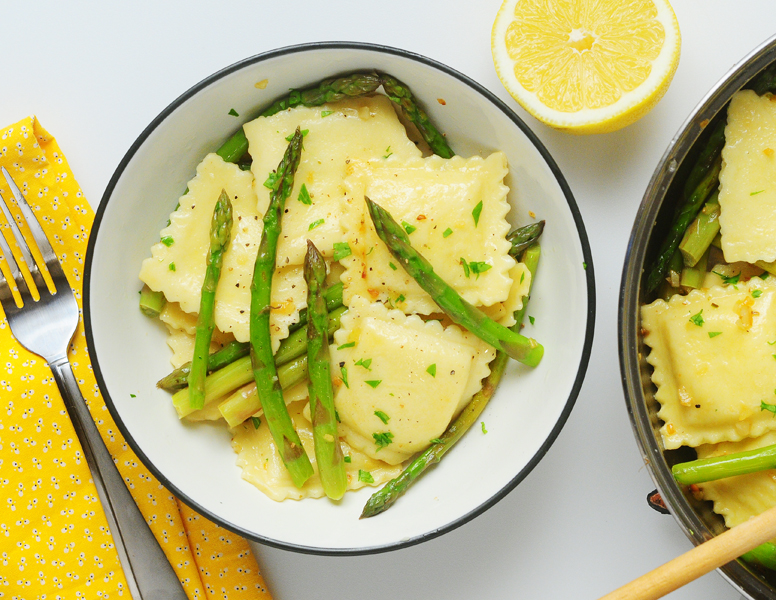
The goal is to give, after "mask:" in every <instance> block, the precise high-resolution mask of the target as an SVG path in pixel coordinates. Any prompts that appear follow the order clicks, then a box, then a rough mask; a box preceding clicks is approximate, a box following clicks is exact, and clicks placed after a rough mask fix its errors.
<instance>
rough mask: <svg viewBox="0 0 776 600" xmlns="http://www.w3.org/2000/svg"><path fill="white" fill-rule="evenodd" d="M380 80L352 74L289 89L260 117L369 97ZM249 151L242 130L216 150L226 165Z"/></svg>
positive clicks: (365, 74) (360, 74) (369, 74)
mask: <svg viewBox="0 0 776 600" xmlns="http://www.w3.org/2000/svg"><path fill="white" fill-rule="evenodd" d="M380 84H381V81H380V78H379V77H378V76H377V75H375V74H374V73H352V74H350V75H346V76H344V77H336V78H333V79H325V80H323V81H321V82H320V83H319V84H318V85H315V86H313V87H310V88H307V89H304V90H301V91H300V90H291V93H290V94H289V95H288V96H286V97H284V98H281V99H280V100H276V101H275V102H273V103H272V104H271V105H270V106H269V107H268V108H266V109H265V110H264V112H262V113H261V115H260V116H262V117H270V116H272V115H274V114H276V113H279V112H280V111H282V110H286V109H288V108H293V107H295V106H299V105H302V106H320V105H321V104H326V103H327V102H336V101H338V100H343V99H345V98H357V97H359V96H366V95H367V94H371V93H372V92H374V91H375V90H376V89H377V88H378V87H380ZM247 151H248V138H246V137H245V132H244V131H243V128H242V127H240V129H238V130H237V132H236V133H235V134H234V135H233V136H232V137H230V138H229V139H228V140H227V141H226V142H224V144H223V146H221V148H219V149H218V150H217V151H216V154H218V155H219V156H220V157H221V158H223V159H224V160H225V161H226V162H233V163H236V162H238V161H240V159H241V158H242V157H243V156H244V155H245V153H246V152H247Z"/></svg>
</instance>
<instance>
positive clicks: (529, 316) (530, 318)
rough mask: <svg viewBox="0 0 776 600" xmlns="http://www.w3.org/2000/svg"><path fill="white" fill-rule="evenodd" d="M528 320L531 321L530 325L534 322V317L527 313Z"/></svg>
mask: <svg viewBox="0 0 776 600" xmlns="http://www.w3.org/2000/svg"><path fill="white" fill-rule="evenodd" d="M528 320H529V321H530V322H531V325H533V324H534V323H536V319H534V318H533V317H532V316H531V315H528Z"/></svg>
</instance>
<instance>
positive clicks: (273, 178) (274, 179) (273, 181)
mask: <svg viewBox="0 0 776 600" xmlns="http://www.w3.org/2000/svg"><path fill="white" fill-rule="evenodd" d="M277 183H278V174H277V171H272V172H270V174H269V175H267V180H266V181H265V182H264V187H265V188H268V189H270V190H276V189H277V187H276V186H277Z"/></svg>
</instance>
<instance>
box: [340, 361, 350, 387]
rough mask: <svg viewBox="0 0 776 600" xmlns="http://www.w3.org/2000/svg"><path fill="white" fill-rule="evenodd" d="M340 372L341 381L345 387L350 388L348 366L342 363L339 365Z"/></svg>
mask: <svg viewBox="0 0 776 600" xmlns="http://www.w3.org/2000/svg"><path fill="white" fill-rule="evenodd" d="M340 373H342V383H344V384H345V387H346V388H348V389H350V385H349V384H348V368H347V367H345V366H344V365H343V366H341V367H340Z"/></svg>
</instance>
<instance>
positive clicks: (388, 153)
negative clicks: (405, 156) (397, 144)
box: [383, 146, 393, 158]
mask: <svg viewBox="0 0 776 600" xmlns="http://www.w3.org/2000/svg"><path fill="white" fill-rule="evenodd" d="M391 154H393V152H391V147H390V146H388V147H387V148H386V149H385V156H383V158H388V157H389V156H390V155H391Z"/></svg>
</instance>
